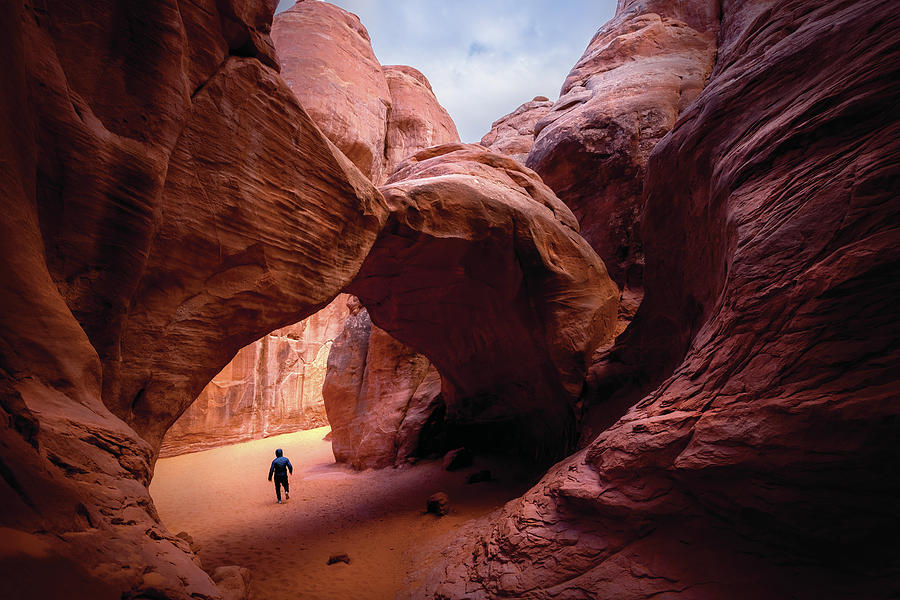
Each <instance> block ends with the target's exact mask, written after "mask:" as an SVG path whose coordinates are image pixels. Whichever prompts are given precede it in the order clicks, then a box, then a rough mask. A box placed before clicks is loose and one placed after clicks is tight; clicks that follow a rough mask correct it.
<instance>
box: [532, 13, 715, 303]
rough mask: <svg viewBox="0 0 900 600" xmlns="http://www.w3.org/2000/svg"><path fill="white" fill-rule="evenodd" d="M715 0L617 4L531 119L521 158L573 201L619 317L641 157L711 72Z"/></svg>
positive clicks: (637, 284)
mask: <svg viewBox="0 0 900 600" xmlns="http://www.w3.org/2000/svg"><path fill="white" fill-rule="evenodd" d="M718 4H719V3H718V1H717V0H703V1H692V2H675V1H672V0H658V1H646V0H645V1H628V2H620V3H619V9H618V11H617V12H616V16H615V18H614V19H613V20H611V21H610V22H609V23H607V24H606V25H604V26H603V27H601V28H600V30H599V31H598V32H597V33H596V35H595V36H594V38H593V39H592V40H591V42H590V44H589V45H588V47H587V50H585V53H584V55H583V56H582V57H581V59H580V60H579V61H578V63H577V64H576V65H575V67H573V69H572V71H571V72H570V73H569V75H568V77H567V78H566V81H565V83H564V84H563V86H562V90H561V92H560V97H559V99H558V100H557V101H556V103H555V104H554V105H553V108H552V109H551V110H550V111H549V112H548V113H547V114H546V116H544V117H543V118H542V119H541V120H539V121H538V122H537V124H535V125H534V134H535V140H534V146H533V147H532V148H531V151H530V153H529V155H528V158H527V160H526V161H525V164H526V165H527V166H528V167H530V168H532V169H534V170H535V171H537V173H538V174H539V175H540V176H541V178H542V179H543V180H544V183H546V184H547V185H548V186H550V187H551V188H552V189H553V191H554V192H556V194H557V196H559V198H560V199H561V200H562V201H563V202H565V203H566V205H567V206H568V207H569V208H571V209H572V212H573V213H575V216H576V217H577V218H578V223H579V225H580V226H581V233H582V235H583V236H584V237H585V238H586V239H587V240H588V241H589V242H590V243H591V246H592V247H593V248H594V250H596V251H597V254H599V255H600V258H602V259H603V261H604V263H606V265H607V269H608V270H609V273H610V277H612V279H613V281H615V282H616V284H617V285H618V286H619V287H620V288H622V289H623V290H625V291H626V295H625V298H624V299H623V308H624V309H626V313H625V314H624V315H623V317H624V318H626V319H628V318H630V316H631V315H633V313H634V309H636V305H637V304H638V303H639V302H640V296H641V281H642V278H643V264H644V254H643V248H642V244H641V240H640V236H639V230H638V223H639V222H640V212H641V204H642V200H641V197H642V196H641V194H642V191H641V190H642V185H643V181H644V173H645V172H646V165H647V159H648V158H649V156H650V152H651V151H652V150H653V148H654V147H655V146H656V144H657V143H658V142H659V140H660V139H661V138H662V137H663V136H664V135H665V134H666V133H667V132H668V131H669V130H670V129H671V128H672V126H673V125H675V121H676V119H677V118H678V115H679V114H680V113H681V111H683V110H684V109H685V108H686V107H687V106H688V105H689V104H690V103H691V101H692V100H693V99H694V98H695V97H696V96H697V94H699V93H700V90H702V89H703V86H704V84H705V83H706V78H707V77H708V76H709V73H710V71H711V70H712V65H713V59H714V58H715V54H716V44H715V35H716V25H717V17H718V11H719V8H718Z"/></svg>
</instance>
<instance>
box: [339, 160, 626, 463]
mask: <svg viewBox="0 0 900 600" xmlns="http://www.w3.org/2000/svg"><path fill="white" fill-rule="evenodd" d="M380 190H381V192H382V193H383V194H384V196H385V198H386V201H387V202H388V204H389V206H390V207H391V210H392V215H391V218H390V220H389V222H388V224H387V225H386V227H385V229H384V231H383V232H382V233H381V235H380V236H379V240H378V243H377V244H376V246H375V248H373V251H372V252H371V253H370V255H369V257H368V258H367V260H366V262H365V263H364V265H363V267H362V269H361V270H360V272H359V275H358V276H357V277H356V279H355V280H354V281H353V283H352V284H351V285H350V286H349V287H348V288H347V289H348V291H349V292H351V293H354V294H355V295H357V296H358V297H359V298H360V300H361V301H362V303H363V304H364V305H365V306H367V307H368V308H369V314H370V315H371V318H372V321H373V322H374V323H375V324H377V325H379V326H380V327H382V328H383V329H384V330H385V331H387V332H389V333H390V334H391V335H392V336H394V337H395V338H397V339H398V340H400V341H402V342H403V343H405V344H408V345H409V346H410V347H412V348H415V349H416V350H417V351H419V352H421V353H423V354H425V355H426V356H428V357H429V359H430V360H431V361H432V362H433V363H434V365H435V366H436V367H437V369H438V371H439V372H440V373H441V376H442V377H443V386H442V389H443V391H442V394H443V396H444V400H445V401H446V404H447V419H448V420H449V421H451V422H455V423H458V424H460V425H461V426H465V425H470V426H479V425H485V426H487V425H488V424H492V425H493V426H495V427H497V428H498V429H504V430H505V431H506V432H507V434H506V435H508V436H509V438H510V439H509V444H510V445H513V446H515V445H519V448H518V449H519V450H522V451H527V452H532V453H535V454H542V453H546V454H548V455H551V456H552V455H555V454H557V453H559V452H560V451H562V450H563V449H564V448H565V447H566V446H567V444H568V443H569V442H570V441H571V438H570V437H568V435H567V434H566V433H565V432H568V433H572V432H573V431H574V407H573V404H574V401H575V399H576V398H577V397H578V395H579V393H580V391H581V387H582V383H583V380H584V373H585V368H586V362H587V359H588V357H589V356H590V354H591V352H592V350H593V349H594V348H595V347H596V346H597V345H598V344H599V343H600V342H601V341H602V340H604V339H607V338H608V337H609V336H611V334H612V330H613V327H614V322H615V312H616V304H617V297H618V290H617V289H616V287H615V285H614V284H613V283H612V282H611V281H610V280H609V278H608V277H607V275H606V270H605V268H604V266H603V263H602V261H600V260H599V259H598V258H597V256H596V254H595V253H594V252H593V250H591V249H590V247H589V246H588V244H587V243H586V242H585V241H584V239H583V238H581V236H579V235H578V233H577V223H576V222H575V219H574V217H573V216H572V213H571V212H570V211H569V210H568V209H567V208H566V206H565V205H564V204H563V203H562V202H560V201H559V200H558V199H557V198H556V196H554V194H553V192H552V191H551V190H550V189H549V188H547V187H546V186H545V185H544V184H543V183H541V181H540V179H539V178H538V177H536V176H535V174H534V173H533V172H532V171H530V170H528V169H525V168H524V167H523V166H522V165H521V164H519V163H518V162H516V161H514V160H513V159H511V158H509V157H506V156H502V155H499V154H494V153H492V152H490V151H488V150H486V149H484V148H483V147H481V146H475V145H464V144H447V145H444V146H437V147H435V148H431V149H428V150H423V151H422V152H419V153H418V154H416V155H414V156H413V157H411V158H410V159H408V160H407V161H405V162H404V163H403V164H401V165H400V166H399V167H398V169H397V170H395V172H394V174H393V175H392V176H391V178H390V179H389V180H388V182H387V184H386V185H385V186H383V187H382V188H380ZM473 307H477V309H475V308H473ZM329 367H330V366H329ZM329 370H330V368H329ZM326 401H327V395H326ZM329 420H331V422H332V426H335V422H334V420H332V418H331V411H329ZM561 432H564V433H562V434H561ZM481 437H485V436H484V434H483V432H482V435H481ZM494 441H495V442H499V440H494Z"/></svg>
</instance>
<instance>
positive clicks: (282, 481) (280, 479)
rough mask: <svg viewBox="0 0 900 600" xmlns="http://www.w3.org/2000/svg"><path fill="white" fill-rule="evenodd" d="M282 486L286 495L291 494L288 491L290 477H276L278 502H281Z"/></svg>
mask: <svg viewBox="0 0 900 600" xmlns="http://www.w3.org/2000/svg"><path fill="white" fill-rule="evenodd" d="M281 486H284V493H285V494H289V493H291V492H290V490H289V489H288V477H287V475H276V476H275V496H276V497H277V498H278V501H279V502H281Z"/></svg>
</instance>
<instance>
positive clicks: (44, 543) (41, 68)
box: [0, 0, 387, 600]
mask: <svg viewBox="0 0 900 600" xmlns="http://www.w3.org/2000/svg"><path fill="white" fill-rule="evenodd" d="M274 6H275V5H274V3H273V2H259V3H245V4H240V3H231V2H228V1H222V2H203V1H201V2H198V3H179V4H176V3H174V2H168V1H165V0H160V1H148V2H139V3H135V2H117V1H115V0H98V1H96V2H88V3H71V2H59V1H56V0H53V1H51V2H47V3H43V4H41V5H40V6H37V5H34V4H25V3H22V2H8V3H4V4H3V5H2V7H0V21H2V23H3V24H4V35H3V36H0V37H2V40H0V45H2V47H3V55H4V57H5V58H4V61H5V64H4V68H3V69H0V89H2V93H0V109H2V113H3V114H4V115H15V118H5V119H3V120H2V122H0V197H2V198H3V199H4V200H3V210H2V211H0V250H2V254H3V260H2V261H0V307H2V309H0V340H2V342H0V363H2V365H3V368H2V369H0V462H2V464H3V469H2V471H3V476H2V478H0V505H2V507H3V509H2V511H0V529H2V533H0V536H2V538H3V540H4V541H3V546H4V547H3V554H4V556H5V557H11V558H10V560H11V561H12V562H4V564H3V567H4V578H5V580H4V583H3V586H2V587H3V590H4V595H5V597H9V598H31V597H48V598H49V597H74V596H77V597H91V598H107V597H110V598H171V599H183V600H188V599H190V598H193V599H196V598H207V599H218V598H221V596H222V594H221V593H220V590H218V589H217V587H216V586H215V585H214V584H213V582H212V580H211V579H210V577H209V576H208V575H207V574H206V573H205V572H204V571H203V570H201V568H200V566H199V564H198V562H197V561H196V557H194V556H193V555H192V554H191V553H190V547H189V545H188V543H187V542H186V541H185V540H182V539H181V538H178V537H176V536H174V535H172V533H170V532H168V531H167V530H166V528H165V527H164V526H163V525H162V524H160V523H159V519H158V516H157V514H156V511H155V509H154V507H153V501H152V499H151V498H150V495H149V493H148V491H147V487H146V486H147V484H148V482H149V479H150V476H151V473H152V465H153V462H154V460H155V458H156V452H157V450H158V448H159V444H160V442H161V440H162V437H163V434H164V432H165V431H166V429H167V428H168V427H169V426H170V425H171V424H172V423H173V422H174V421H175V420H176V418H177V417H178V415H180V414H181V412H182V411H183V410H184V409H185V408H186V407H187V406H188V405H189V404H190V403H191V402H192V401H193V400H194V398H195V397H196V396H197V394H198V393H200V391H201V389H202V388H203V387H204V385H205V384H206V383H207V382H209V381H210V380H211V379H212V377H213V376H214V375H215V374H216V373H217V372H218V371H219V370H221V369H222V367H224V366H225V365H226V364H227V363H228V361H229V360H230V358H231V357H232V356H234V353H235V352H236V351H237V350H238V349H239V348H240V347H242V346H244V345H246V344H248V343H250V342H252V341H254V340H255V339H258V338H259V337H260V336H262V335H265V334H266V333H268V332H269V331H272V330H273V329H276V328H279V327H283V326H285V325H289V324H291V323H295V322H297V321H300V320H302V319H303V318H305V317H307V316H309V315H311V314H313V313H314V312H316V311H317V310H318V309H320V308H322V307H323V306H325V305H326V304H328V302H330V301H331V300H332V299H333V298H334V297H335V296H336V295H337V294H338V293H339V292H340V291H341V289H342V288H343V287H344V286H345V285H346V284H347V282H348V280H349V279H350V278H351V277H352V276H353V275H354V274H355V273H356V272H357V270H358V268H359V266H360V264H361V262H362V260H363V258H364V257H365V256H366V254H367V253H368V251H369V248H370V247H371V245H372V243H373V242H374V240H375V237H376V234H377V232H378V231H379V230H380V229H381V226H382V224H383V222H384V220H385V218H386V216H387V211H386V209H385V207H384V204H383V200H382V198H381V196H380V194H379V193H378V192H377V190H375V189H374V187H373V186H372V184H371V183H370V182H369V181H368V180H367V179H366V178H365V176H364V175H363V174H362V173H360V172H359V171H358V170H357V169H356V168H355V167H354V166H353V165H352V163H350V161H349V160H347V159H346V157H344V156H343V155H341V154H340V153H339V152H338V151H337V150H336V149H335V147H334V146H333V145H332V144H330V143H329V142H328V140H327V139H326V138H325V137H324V136H323V135H322V134H321V132H320V131H319V129H318V128H317V127H316V126H315V125H314V124H313V122H312V121H311V119H310V118H309V116H308V115H307V114H306V113H305V112H304V110H303V108H302V107H301V106H300V104H299V103H298V102H297V99H296V98H295V96H294V95H293V93H292V92H291V90H290V89H289V88H288V87H287V85H286V84H285V83H284V81H283V80H282V79H281V78H280V77H279V76H278V74H277V72H276V71H275V70H273V68H272V67H271V65H273V64H275V62H274V53H273V51H272V46H271V43H269V40H268V29H269V23H270V22H271V17H272V11H273V10H274ZM35 549H38V550H37V551H36V550H35ZM10 564H12V565H14V566H15V569H14V572H15V576H14V577H11V578H9V579H13V580H14V581H15V583H16V584H18V583H22V582H24V583H25V585H26V587H25V589H24V591H23V593H22V594H21V595H19V594H17V592H12V593H10V592H9V589H10V587H11V585H12V583H13V582H12V581H7V580H6V579H7V578H6V575H5V574H6V573H9V571H8V570H6V569H7V568H8V566H9V565H10ZM19 589H20V590H22V589H23V588H22V587H19Z"/></svg>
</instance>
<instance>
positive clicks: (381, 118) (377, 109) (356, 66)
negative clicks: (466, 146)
mask: <svg viewBox="0 0 900 600" xmlns="http://www.w3.org/2000/svg"><path fill="white" fill-rule="evenodd" d="M272 39H273V40H274V41H275V46H276V48H277V50H278V58H279V61H280V63H281V71H282V74H283V75H284V78H285V79H286V80H287V82H288V85H290V86H291V89H293V90H294V93H295V94H296V95H297V98H298V99H299V100H300V102H301V104H303V106H304V107H305V108H306V109H307V111H308V112H309V114H310V116H312V118H313V120H314V121H315V122H316V123H317V124H318V125H319V127H320V128H321V129H322V131H323V132H324V133H325V135H327V136H328V138H329V139H330V140H331V141H332V142H334V143H335V144H336V145H337V147H338V148H340V149H341V151H342V152H343V153H344V154H346V155H347V156H348V157H349V158H350V159H351V160H352V161H353V162H354V164H356V166H357V167H359V168H360V170H361V171H362V172H363V173H365V174H366V175H367V176H368V177H369V178H370V179H371V180H372V181H373V182H375V183H376V184H380V183H382V182H384V180H385V179H387V178H388V177H389V176H390V174H391V172H392V171H393V169H394V167H395V166H396V165H397V164H398V163H399V162H400V161H402V160H403V159H405V158H406V157H408V156H411V155H412V154H415V153H416V152H417V151H419V150H421V149H423V148H427V147H429V146H435V145H438V144H445V143H451V142H459V133H457V131H456V125H455V124H454V123H453V120H452V119H451V118H450V115H449V114H448V113H447V111H446V110H444V108H443V107H442V106H441V105H440V104H439V103H438V101H437V98H435V96H434V92H433V91H432V89H431V84H429V83H428V79H426V78H425V76H424V75H423V74H422V73H420V72H419V71H417V70H416V69H413V68H412V67H407V66H401V65H394V66H386V67H382V66H381V64H379V62H378V59H377V58H376V57H375V53H374V52H373V51H372V44H371V41H370V38H369V32H368V31H366V28H365V26H363V24H362V23H361V22H360V20H359V17H357V16H356V15H354V14H353V13H350V12H347V11H345V10H344V9H342V8H339V7H337V6H334V5H332V4H328V3H327V2H319V1H316V0H300V1H299V2H297V3H296V4H294V6H293V7H291V8H290V9H288V10H286V11H284V12H281V13H279V14H278V15H276V17H275V21H274V23H273V26H272Z"/></svg>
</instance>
